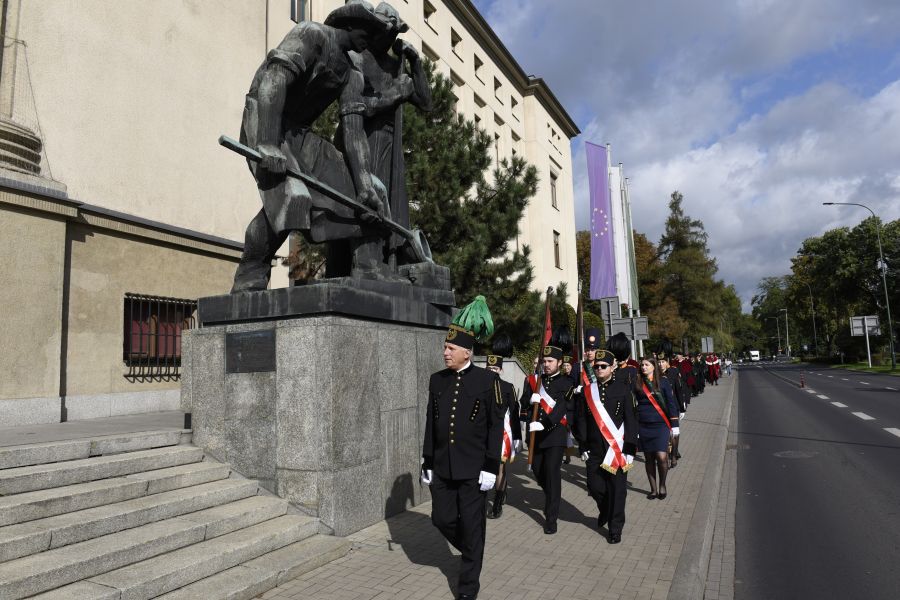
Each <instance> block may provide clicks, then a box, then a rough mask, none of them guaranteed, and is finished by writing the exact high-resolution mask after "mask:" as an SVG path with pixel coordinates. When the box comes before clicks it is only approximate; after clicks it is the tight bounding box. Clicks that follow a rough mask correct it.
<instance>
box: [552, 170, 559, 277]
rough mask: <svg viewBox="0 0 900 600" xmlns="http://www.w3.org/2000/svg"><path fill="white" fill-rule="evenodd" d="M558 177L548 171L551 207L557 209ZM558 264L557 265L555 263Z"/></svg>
mask: <svg viewBox="0 0 900 600" xmlns="http://www.w3.org/2000/svg"><path fill="white" fill-rule="evenodd" d="M557 179H559V176H558V175H557V174H556V173H554V172H553V171H550V204H551V205H552V206H553V208H555V209H557V210H559V206H558V205H557V204H556V180H557ZM556 266H559V265H556Z"/></svg>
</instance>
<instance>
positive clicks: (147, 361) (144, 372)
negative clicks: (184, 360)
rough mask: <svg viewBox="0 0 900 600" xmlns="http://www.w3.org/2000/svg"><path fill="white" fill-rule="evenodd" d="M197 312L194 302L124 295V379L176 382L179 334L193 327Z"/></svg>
mask: <svg viewBox="0 0 900 600" xmlns="http://www.w3.org/2000/svg"><path fill="white" fill-rule="evenodd" d="M196 311H197V301H196V300H184V299H181V298H162V297H159V296H145V295H142V294H125V302H124V311H123V322H124V330H123V333H124V335H123V344H122V346H123V356H122V358H123V360H124V361H125V365H126V366H127V367H128V373H126V375H125V377H127V378H129V379H133V380H136V381H146V380H171V379H177V378H178V377H179V376H180V373H179V370H180V367H181V333H182V331H184V330H185V329H191V328H192V327H193V326H194V323H195V317H194V315H195V313H196Z"/></svg>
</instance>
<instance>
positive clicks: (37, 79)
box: [19, 0, 290, 240]
mask: <svg viewBox="0 0 900 600" xmlns="http://www.w3.org/2000/svg"><path fill="white" fill-rule="evenodd" d="M269 4H272V5H273V9H272V10H273V11H275V10H276V8H275V7H276V5H283V8H281V9H278V10H279V11H280V12H283V13H284V14H285V15H287V14H289V13H288V12H287V11H288V10H289V5H288V3H287V1H286V0H281V1H280V2H279V1H278V0H269V1H267V0H240V1H234V0H152V1H137V0H78V1H77V2H73V1H71V0H38V1H34V0H27V1H26V2H23V3H22V6H21V12H20V15H19V36H20V37H21V38H22V39H23V40H25V41H26V43H27V44H28V61H29V68H30V72H31V78H32V85H33V88H34V93H35V98H36V106H37V112H38V115H39V117H40V122H41V128H42V130H43V139H44V144H45V147H46V151H47V155H48V157H49V159H50V165H51V167H52V172H53V176H54V178H55V179H58V180H60V181H62V182H64V183H65V184H66V185H67V186H68V191H69V195H70V196H71V197H73V198H76V199H78V200H81V201H83V202H87V203H90V204H95V205H99V206H103V207H105V208H110V209H113V210H118V211H121V212H125V213H128V214H133V215H137V216H140V217H144V218H147V219H152V220H155V221H161V222H164V223H169V224H172V225H177V226H179V227H186V228H189V229H193V230H196V231H201V232H204V233H208V234H212V235H217V236H221V237H225V238H228V239H233V240H242V239H243V230H244V227H245V226H246V224H247V223H248V222H249V220H250V219H251V218H252V217H253V215H254V214H255V213H256V212H257V211H258V210H259V207H260V203H259V197H258V194H257V192H256V188H255V185H254V182H253V178H252V177H251V176H250V173H249V172H248V171H247V167H246V164H245V163H244V161H243V159H241V158H239V157H238V156H237V155H235V154H233V153H231V152H229V151H227V150H225V149H223V148H221V147H220V146H219V145H218V144H217V141H216V140H217V139H218V137H219V135H220V134H223V133H224V134H227V135H231V136H232V137H237V134H238V132H239V129H240V123H241V112H242V110H243V106H244V94H245V93H246V92H247V88H248V87H249V85H250V80H251V79H252V77H253V73H254V72H255V70H256V68H257V67H258V66H259V64H260V62H261V61H262V59H263V57H264V56H265V52H266V46H267V44H266V13H267V8H268V5H269ZM285 18H287V17H285ZM287 20H288V22H290V20H289V19H287Z"/></svg>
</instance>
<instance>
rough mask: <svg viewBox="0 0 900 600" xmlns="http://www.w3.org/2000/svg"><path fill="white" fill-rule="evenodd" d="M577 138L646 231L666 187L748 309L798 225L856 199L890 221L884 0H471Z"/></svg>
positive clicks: (816, 223)
mask: <svg viewBox="0 0 900 600" xmlns="http://www.w3.org/2000/svg"><path fill="white" fill-rule="evenodd" d="M474 2H475V5H476V6H477V7H478V9H479V10H480V11H481V13H482V15H483V16H484V17H485V19H486V20H487V21H488V22H489V23H490V24H491V26H492V27H493V28H494V30H495V31H496V32H497V33H498V35H499V36H500V38H501V39H502V40H503V42H504V44H506V46H507V47H508V48H509V49H510V51H511V52H512V53H513V55H514V56H515V57H516V59H517V60H518V61H519V63H520V64H521V65H522V67H523V69H524V70H525V71H526V72H527V73H534V74H535V75H537V76H540V77H543V78H544V79H545V80H546V81H547V82H548V84H549V85H550V86H551V88H552V89H553V91H554V93H555V94H556V95H557V97H559V98H560V100H561V101H562V103H563V104H564V106H565V107H566V109H567V110H568V111H569V113H570V114H571V115H572V117H573V118H574V119H575V120H576V122H577V123H578V125H579V127H580V128H581V130H582V132H583V134H582V135H581V136H579V137H578V138H576V139H575V140H573V143H572V149H573V169H574V179H575V183H574V185H575V196H576V223H577V225H578V226H579V228H586V227H587V222H588V219H587V182H586V169H585V166H584V142H585V141H592V142H595V143H610V144H611V145H612V151H613V160H614V162H622V163H624V165H625V170H626V175H627V176H628V177H629V182H630V190H631V196H632V202H633V213H634V225H635V228H636V229H637V230H638V231H640V232H643V233H645V234H647V235H648V236H649V237H650V239H651V240H654V241H655V240H657V239H658V238H659V235H660V234H661V232H662V228H663V222H664V220H665V216H666V213H667V201H668V196H669V194H670V193H671V191H672V190H675V189H677V190H679V191H681V192H682V193H683V194H684V196H685V209H686V211H687V212H688V214H690V215H691V216H692V217H695V218H700V219H701V220H702V221H703V222H704V225H705V226H706V230H707V232H708V233H709V246H710V250H711V252H712V254H713V255H714V256H715V257H716V258H717V260H718V264H719V267H720V271H719V276H720V277H721V278H722V279H724V280H725V281H726V282H728V283H733V284H734V285H735V287H736V288H737V290H738V293H739V294H740V295H741V297H742V299H743V300H744V303H745V308H746V307H747V306H748V303H749V299H750V297H751V296H752V295H753V293H754V291H755V289H756V285H757V283H758V282H759V280H760V279H761V278H762V277H765V276H769V275H778V274H784V273H787V272H788V270H789V267H790V262H789V259H790V257H791V256H793V255H794V253H795V252H796V250H797V249H798V248H799V247H800V244H801V243H802V242H803V240H804V239H805V238H807V237H809V236H813V235H819V234H821V233H822V232H823V231H825V230H827V229H830V228H833V227H837V226H841V225H854V224H856V223H857V222H858V221H860V220H861V219H862V218H864V217H865V216H866V214H868V213H866V212H865V211H864V210H862V209H854V208H850V207H840V208H834V207H823V206H821V202H824V201H835V202H842V201H843V202H860V203H862V204H866V205H868V206H870V207H871V208H872V209H873V210H875V212H876V213H878V214H879V215H881V216H882V218H884V219H897V218H900V2H897V1H896V0H854V2H847V1H846V0H792V1H791V2H777V1H776V0H731V1H730V2H721V0H684V1H682V2H671V1H669V0H642V1H639V2H623V1H620V0H557V1H555V2H548V1H547V0H474Z"/></svg>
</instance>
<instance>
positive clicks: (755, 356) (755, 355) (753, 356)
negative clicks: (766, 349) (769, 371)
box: [750, 350, 759, 362]
mask: <svg viewBox="0 0 900 600" xmlns="http://www.w3.org/2000/svg"><path fill="white" fill-rule="evenodd" d="M750 362H759V350H751V351H750Z"/></svg>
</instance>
